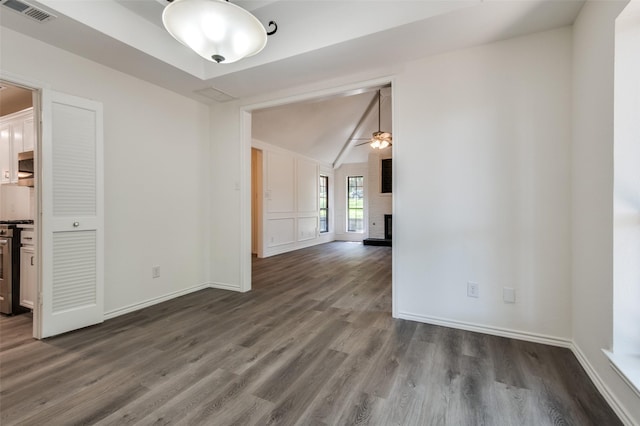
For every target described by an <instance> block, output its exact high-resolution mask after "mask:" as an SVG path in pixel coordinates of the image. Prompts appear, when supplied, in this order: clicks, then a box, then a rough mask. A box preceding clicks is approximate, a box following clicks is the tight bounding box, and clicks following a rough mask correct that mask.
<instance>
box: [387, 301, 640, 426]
mask: <svg viewBox="0 0 640 426" xmlns="http://www.w3.org/2000/svg"><path fill="white" fill-rule="evenodd" d="M398 318H402V319H407V320H411V321H417V322H423V323H426V324H434V325H441V326H444V327H451V328H457V329H461V330H467V331H475V332H478V333H485V334H491V335H494V336H501V337H509V338H512V339H518V340H525V341H528V342H534V343H542V344H545V345H551V346H559V347H563V348H569V349H570V350H571V352H573V354H574V355H575V357H576V358H577V359H578V362H579V363H580V365H581V366H582V368H584V370H585V371H586V372H587V375H588V376H589V378H590V379H591V381H592V382H593V384H594V385H595V387H596V389H598V392H600V394H601V395H602V397H603V398H604V399H605V400H606V401H607V403H608V404H609V406H610V407H611V409H613V411H614V412H615V413H616V415H617V416H618V417H619V418H620V421H622V423H624V424H625V425H626V426H637V424H636V423H634V422H633V420H632V417H631V416H630V415H629V413H628V412H627V410H626V409H625V408H624V406H623V405H622V404H621V403H620V401H619V400H618V398H616V396H615V395H614V394H613V392H611V389H609V387H608V386H607V385H606V384H605V383H604V382H603V381H602V379H601V378H600V376H599V375H598V373H597V372H596V370H595V369H594V368H593V366H592V365H591V363H590V362H589V360H588V358H587V357H586V356H585V354H584V353H583V352H582V350H581V349H580V347H579V346H577V345H576V344H575V342H574V341H573V340H571V339H565V338H560V337H554V336H547V335H543V334H537V333H530V332H526V331H519V330H511V329H507V328H501V327H491V326H486V325H479V324H474V323H468V322H464V321H455V320H450V319H445V318H438V317H430V316H425V315H416V314H412V313H408V312H400V313H399V314H398Z"/></svg>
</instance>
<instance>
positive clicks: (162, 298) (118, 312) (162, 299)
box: [104, 283, 211, 320]
mask: <svg viewBox="0 0 640 426" xmlns="http://www.w3.org/2000/svg"><path fill="white" fill-rule="evenodd" d="M209 287H211V286H210V284H209V283H204V284H200V285H197V286H195V287H189V288H186V289H183V290H178V291H174V292H172V293H168V294H165V295H162V296H158V297H154V298H151V299H147V300H145V301H144V302H139V303H134V304H133V305H129V306H125V307H123V308H118V309H114V310H113V311H109V312H105V313H104V319H105V320H108V319H111V318H115V317H119V316H120V315H124V314H128V313H130V312H134V311H137V310H140V309H143V308H147V307H149V306H153V305H157V304H158V303H162V302H166V301H167V300H171V299H175V298H176V297H180V296H184V295H185V294H189V293H193V292H194V291H199V290H203V289H205V288H209Z"/></svg>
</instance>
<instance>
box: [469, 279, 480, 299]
mask: <svg viewBox="0 0 640 426" xmlns="http://www.w3.org/2000/svg"><path fill="white" fill-rule="evenodd" d="M467 297H480V284H478V283H474V282H471V281H469V282H467Z"/></svg>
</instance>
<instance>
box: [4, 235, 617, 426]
mask: <svg viewBox="0 0 640 426" xmlns="http://www.w3.org/2000/svg"><path fill="white" fill-rule="evenodd" d="M253 267H254V269H253V284H254V290H253V291H251V292H250V293H246V294H239V293H232V292H226V291H222V290H213V289H211V290H205V291H200V292H197V293H193V294H190V295H187V296H184V297H181V298H179V299H175V300H172V301H169V302H166V303H162V304H159V305H156V306H152V307H150V308H147V309H144V310H141V311H138V312H135V313H132V314H128V315H124V316H121V317H118V318H115V319H112V320H109V321H107V322H105V323H104V324H102V325H99V326H95V327H90V328H87V329H83V330H79V331H76V332H73V333H69V334H66V335H63V336H59V337H55V338H51V339H47V340H45V341H34V340H31V339H30V338H29V335H30V327H31V324H30V320H31V318H30V317H29V316H26V315H22V316H17V317H13V318H8V317H3V318H2V319H1V320H0V333H1V338H0V368H1V373H0V410H1V414H0V423H1V424H2V425H12V424H28V425H58V424H60V425H72V424H101V425H103V424H104V425H125V424H143V425H147V424H156V425H159V424H189V425H249V424H257V425H270V424H278V425H292V424H301V425H323V424H327V425H356V424H376V425H536V426H541V425H562V424H567V425H617V424H620V422H619V420H618V419H617V418H616V416H615V414H614V413H613V412H612V410H611V409H610V408H609V407H608V406H607V404H606V403H605V401H604V400H603V398H602V397H601V396H600V395H599V394H598V392H597V391H596V389H595V388H594V386H593V385H592V383H591V382H590V381H589V379H588V377H587V376H586V374H585V372H584V371H583V370H582V368H581V367H580V365H579V364H578V362H577V361H576V359H575V358H574V356H573V355H572V354H571V352H570V351H569V350H567V349H561V348H556V347H550V346H544V345H539V344H533V343H527V342H522V341H517V340H511V339H505V338H500V337H493V336H488V335H483V334H477V333H471V332H465V331H460V330H454V329H449V328H444V327H438V326H432V325H426V324H419V323H416V322H411V321H404V320H393V319H392V318H391V314H390V308H391V291H390V286H391V249H390V248H389V247H376V246H363V245H361V244H353V243H330V244H325V245H322V246H317V247H312V248H309V249H305V250H300V251H297V252H294V253H290V254H285V255H280V256H276V257H273V258H268V259H262V260H255V261H254V265H253Z"/></svg>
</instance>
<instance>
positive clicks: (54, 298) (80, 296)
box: [41, 91, 104, 337]
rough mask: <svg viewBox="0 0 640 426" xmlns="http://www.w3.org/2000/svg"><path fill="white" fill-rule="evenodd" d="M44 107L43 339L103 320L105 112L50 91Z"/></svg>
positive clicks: (88, 103)
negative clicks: (103, 117)
mask: <svg viewBox="0 0 640 426" xmlns="http://www.w3.org/2000/svg"><path fill="white" fill-rule="evenodd" d="M42 103H43V127H42V129H43V141H42V170H43V173H42V187H43V191H42V192H43V206H42V242H43V244H42V245H43V248H42V250H43V253H42V259H43V260H42V289H43V307H42V333H41V337H48V336H52V335H55V334H59V333H64V332H66V331H71V330H74V329H77V328H81V327H85V326H87V325H92V324H96V323H99V322H102V321H103V317H104V312H103V310H104V308H103V303H104V302H103V286H104V277H103V275H104V266H103V264H104V262H103V245H104V242H103V235H104V232H103V212H102V210H103V207H102V194H103V190H102V186H103V177H102V174H103V172H102V106H101V105H100V104H99V103H96V102H93V101H88V100H85V99H80V98H76V97H72V96H68V95H62V94H57V93H53V92H50V91H44V92H43V102H42ZM47 119H48V120H47Z"/></svg>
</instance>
